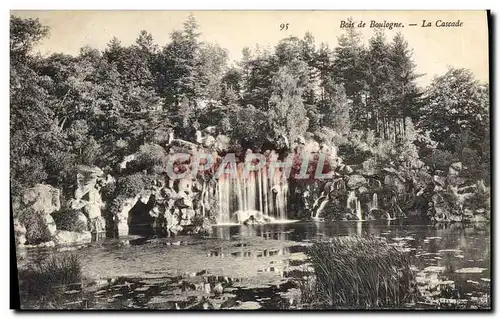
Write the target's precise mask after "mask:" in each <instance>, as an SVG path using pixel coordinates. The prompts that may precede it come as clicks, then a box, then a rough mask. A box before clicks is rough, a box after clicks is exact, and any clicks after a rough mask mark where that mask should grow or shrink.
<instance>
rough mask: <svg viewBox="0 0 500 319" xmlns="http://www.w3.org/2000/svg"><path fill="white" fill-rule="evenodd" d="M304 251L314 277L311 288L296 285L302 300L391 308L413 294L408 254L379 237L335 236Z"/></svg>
mask: <svg viewBox="0 0 500 319" xmlns="http://www.w3.org/2000/svg"><path fill="white" fill-rule="evenodd" d="M307 254H308V255H309V257H310V260H311V263H312V267H313V268H314V276H315V280H314V287H313V288H310V287H308V285H299V289H301V290H302V292H303V293H304V294H306V295H307V296H305V298H302V299H303V300H317V301H319V302H320V303H321V304H322V305H323V307H325V308H374V307H376V308H384V307H391V308H394V307H398V306H402V305H403V304H404V303H407V302H411V301H412V300H413V299H414V297H415V294H416V289H415V278H414V277H415V275H414V274H413V272H412V271H411V270H410V257H409V256H408V255H407V254H406V253H404V252H401V251H399V250H398V249H396V248H395V247H393V246H389V245H388V244H387V243H386V242H385V241H383V240H381V239H378V238H361V237H354V236H345V237H336V238H333V239H331V240H330V241H328V242H319V243H315V244H314V245H313V246H311V247H309V248H308V250H307ZM301 287H307V289H306V291H304V289H302V288H301ZM312 295H313V296H314V297H313V296H312Z"/></svg>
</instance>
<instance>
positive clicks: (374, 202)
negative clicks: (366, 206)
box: [372, 193, 378, 209]
mask: <svg viewBox="0 0 500 319" xmlns="http://www.w3.org/2000/svg"><path fill="white" fill-rule="evenodd" d="M372 209H378V195H377V193H373V198H372Z"/></svg>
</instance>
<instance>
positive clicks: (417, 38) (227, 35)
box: [11, 10, 489, 85]
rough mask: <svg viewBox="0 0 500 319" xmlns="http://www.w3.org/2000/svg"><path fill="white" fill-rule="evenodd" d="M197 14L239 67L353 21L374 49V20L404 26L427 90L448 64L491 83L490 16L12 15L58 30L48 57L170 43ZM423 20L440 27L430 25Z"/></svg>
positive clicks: (333, 39)
mask: <svg viewBox="0 0 500 319" xmlns="http://www.w3.org/2000/svg"><path fill="white" fill-rule="evenodd" d="M190 13H192V14H193V15H194V17H195V18H196V20H197V21H198V23H199V24H200V31H201V32H202V35H201V39H202V41H207V42H212V43H217V44H219V45H220V46H221V47H222V48H225V49H227V50H228V55H229V59H230V60H231V61H239V60H240V59H241V50H242V49H243V48H244V47H250V48H255V46H256V45H259V46H260V47H271V48H272V47H274V45H276V44H277V43H278V41H279V40H281V39H283V38H286V37H288V36H291V35H292V36H298V37H303V36H304V34H305V33H306V32H308V31H309V32H311V33H312V35H313V36H314V38H315V41H316V45H317V46H318V47H319V44H320V43H321V42H324V43H327V44H329V45H330V47H335V46H336V44H337V38H338V36H340V35H341V34H342V33H344V32H345V29H343V28H341V27H340V25H341V21H345V20H347V18H349V17H352V18H353V19H354V20H355V21H356V22H357V23H359V22H360V21H364V22H365V23H366V27H365V28H358V30H359V31H361V32H362V35H363V39H364V41H365V42H366V43H367V42H368V39H369V38H370V36H371V35H372V34H373V32H374V29H373V28H370V27H369V26H370V23H371V21H372V20H374V21H377V22H380V23H383V22H384V21H387V22H400V23H402V25H403V26H404V27H402V28H394V29H392V30H388V29H387V28H386V29H385V31H386V36H387V39H388V40H390V39H392V37H393V36H394V35H395V34H396V33H397V32H398V31H399V32H402V34H403V35H404V37H405V39H406V40H407V41H408V43H409V45H410V47H411V48H413V58H414V61H415V63H416V65H417V73H419V74H424V75H423V76H422V77H421V78H420V79H419V80H418V81H419V82H420V84H422V85H426V84H428V83H429V82H430V81H431V80H432V78H433V77H434V76H436V75H441V74H444V73H445V72H446V70H447V67H448V66H453V67H457V68H468V69H470V70H471V71H472V72H473V73H474V74H475V75H476V78H477V79H478V80H480V81H484V82H487V81H488V79H489V77H488V26H487V18H486V12H485V11H312V10H311V11H62V10H61V11H11V14H14V15H16V16H20V17H23V18H28V17H30V18H39V20H40V22H41V23H42V24H44V25H47V26H49V27H50V30H51V35H50V38H48V39H44V40H43V41H42V42H41V43H40V44H39V45H38V46H37V47H36V48H35V50H38V51H39V52H40V53H42V54H43V55H48V54H50V53H56V52H63V53H68V54H77V53H78V51H79V49H80V48H81V47H83V46H85V45H89V46H91V47H94V48H98V49H104V48H105V47H106V45H107V43H108V42H109V41H110V39H111V38H112V37H113V36H116V37H117V38H118V39H120V40H121V41H122V43H123V44H124V45H129V44H131V43H133V42H134V41H135V39H136V38H137V36H138V34H139V32H140V30H146V31H148V32H150V33H151V34H152V35H153V38H154V42H155V43H157V44H159V45H165V44H166V43H168V42H169V41H170V34H171V33H172V31H174V30H177V29H181V28H182V23H183V22H184V21H185V20H186V18H187V17H188V16H189V14H190ZM423 20H426V22H431V24H432V27H422V24H423ZM437 20H442V21H450V22H453V21H455V22H456V21H457V20H460V21H461V22H462V26H461V27H447V28H446V27H436V26H435V23H436V21H437ZM357 23H356V24H357ZM281 24H284V25H286V24H288V29H285V28H284V30H280V29H281V28H280V25H281ZM409 24H416V26H409Z"/></svg>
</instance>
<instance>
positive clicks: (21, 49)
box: [10, 15, 49, 64]
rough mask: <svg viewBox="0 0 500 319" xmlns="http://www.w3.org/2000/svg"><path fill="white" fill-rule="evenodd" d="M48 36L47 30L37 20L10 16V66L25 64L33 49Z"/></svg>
mask: <svg viewBox="0 0 500 319" xmlns="http://www.w3.org/2000/svg"><path fill="white" fill-rule="evenodd" d="M48 36H49V28H48V27H46V26H43V25H42V24H41V23H40V21H39V20H38V19H22V18H19V17H16V16H14V15H11V16H10V58H11V64H15V63H23V62H27V61H26V59H27V58H28V57H29V54H30V53H31V50H32V49H33V47H34V46H35V45H36V44H37V43H38V42H39V41H40V40H42V39H43V38H45V37H48Z"/></svg>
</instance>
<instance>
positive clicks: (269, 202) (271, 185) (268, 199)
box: [217, 163, 288, 224]
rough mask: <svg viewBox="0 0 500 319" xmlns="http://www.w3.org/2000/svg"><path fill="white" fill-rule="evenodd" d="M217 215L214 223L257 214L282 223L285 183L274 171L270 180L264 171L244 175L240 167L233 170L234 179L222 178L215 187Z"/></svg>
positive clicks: (278, 173)
mask: <svg viewBox="0 0 500 319" xmlns="http://www.w3.org/2000/svg"><path fill="white" fill-rule="evenodd" d="M217 199H218V200H219V203H220V205H219V208H220V209H219V212H218V218H217V223H219V224H223V223H231V222H234V221H235V219H234V218H232V217H233V215H234V213H235V212H237V211H246V212H250V211H259V212H262V213H263V214H264V215H266V216H268V217H271V218H273V219H277V220H286V219H287V211H286V206H287V202H288V183H287V181H286V180H285V179H283V178H282V176H281V174H280V172H279V171H276V172H275V174H274V176H273V177H272V180H271V179H270V178H269V175H268V169H267V168H266V167H264V168H262V169H260V170H258V171H250V172H247V173H246V176H245V172H244V166H243V163H240V164H239V165H238V166H237V174H236V176H230V175H228V174H224V175H222V176H221V177H220V178H219V180H218V184H217Z"/></svg>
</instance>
